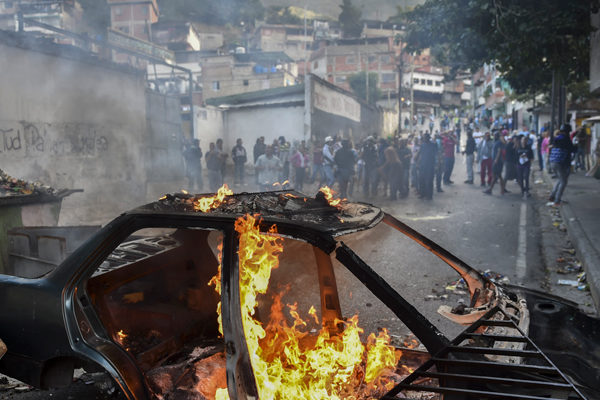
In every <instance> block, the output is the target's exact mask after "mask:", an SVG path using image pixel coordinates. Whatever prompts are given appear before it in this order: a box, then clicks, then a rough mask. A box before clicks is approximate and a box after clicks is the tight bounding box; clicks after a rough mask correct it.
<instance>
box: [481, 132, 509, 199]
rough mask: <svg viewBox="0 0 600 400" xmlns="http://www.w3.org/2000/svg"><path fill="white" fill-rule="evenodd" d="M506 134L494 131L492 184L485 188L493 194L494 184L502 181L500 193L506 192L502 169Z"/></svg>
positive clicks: (486, 192)
mask: <svg viewBox="0 0 600 400" xmlns="http://www.w3.org/2000/svg"><path fill="white" fill-rule="evenodd" d="M503 153H504V136H502V135H500V132H499V131H496V132H495V133H494V147H493V148H492V160H493V161H492V176H493V179H492V184H491V185H490V187H489V189H488V190H484V191H483V193H485V194H492V190H493V189H494V185H495V184H496V182H498V181H500V194H504V191H505V190H504V187H505V184H506V182H504V178H502V169H503V168H504V154H503Z"/></svg>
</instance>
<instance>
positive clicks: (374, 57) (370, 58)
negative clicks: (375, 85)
mask: <svg viewBox="0 0 600 400" xmlns="http://www.w3.org/2000/svg"><path fill="white" fill-rule="evenodd" d="M368 59H369V64H373V63H374V62H377V56H369V57H368Z"/></svg>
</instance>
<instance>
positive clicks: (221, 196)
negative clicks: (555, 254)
mask: <svg viewBox="0 0 600 400" xmlns="http://www.w3.org/2000/svg"><path fill="white" fill-rule="evenodd" d="M382 226H385V227H387V228H388V229H392V230H393V231H396V232H398V233H399V235H398V237H400V238H403V240H411V241H414V242H415V243H417V244H418V245H421V246H422V247H424V248H425V249H426V250H427V251H428V252H429V253H431V254H432V255H435V256H437V257H438V258H439V259H440V260H442V261H443V262H444V263H445V264H447V265H448V266H449V267H450V268H452V269H453V270H455V271H456V273H458V275H459V276H460V278H461V279H462V280H463V281H464V282H465V283H466V285H467V287H468V303H465V304H463V306H462V307H455V308H454V309H452V308H450V307H441V308H440V310H439V312H440V313H441V314H442V315H445V316H446V317H448V318H449V319H451V320H452V321H454V322H456V323H458V324H462V325H465V327H466V328H465V329H464V331H462V333H460V334H459V335H458V336H456V338H454V339H452V340H450V339H448V338H447V337H446V335H444V334H443V333H442V332H441V331H440V330H438V328H436V326H434V325H433V324H432V323H431V322H430V321H429V320H428V319H427V318H426V317H425V316H424V315H423V314H422V313H421V312H420V311H419V310H417V309H416V308H415V307H414V306H413V305H411V303H410V302H409V301H407V299H405V298H404V297H403V296H402V295H401V293H400V290H397V289H396V288H395V287H393V286H392V285H390V284H389V283H388V282H387V281H386V280H385V279H383V278H382V277H381V276H380V274H378V273H377V272H376V270H375V269H374V267H371V266H370V265H369V264H368V263H367V261H366V259H367V258H366V257H363V256H362V255H359V253H360V252H355V251H354V250H353V248H354V247H353V243H360V242H361V241H362V242H364V239H365V237H364V236H363V235H365V234H368V233H369V232H372V231H374V230H376V229H379V227H382ZM342 239H343V240H342ZM0 285H1V289H0V296H1V302H2V305H3V306H2V309H1V313H2V321H3V323H2V325H1V327H0V337H2V338H3V339H4V341H5V342H6V344H7V347H8V352H7V353H6V355H5V356H4V358H2V360H0V372H2V373H4V374H7V375H10V376H12V377H14V378H17V379H19V380H22V381H24V382H27V383H29V384H31V385H34V386H36V387H41V388H49V387H57V386H62V385H68V384H69V383H70V382H71V381H72V376H73V370H74V368H76V367H83V368H85V369H86V370H90V371H98V370H104V371H106V372H107V373H108V374H110V375H111V376H112V378H113V379H114V381H115V382H116V383H117V385H118V386H119V387H120V388H121V390H122V392H123V393H124V395H125V396H126V397H127V398H130V399H179V398H181V399H188V398H194V399H196V398H198V399H204V398H209V399H226V398H232V399H243V398H247V399H249V398H261V399H307V398H314V399H317V398H322V399H325V398H327V399H375V398H383V399H395V398H414V399H416V398H428V399H467V398H475V399H498V398H501V399H548V398H552V399H586V398H590V399H591V398H598V396H597V395H598V391H599V390H600V376H599V372H598V371H600V368H599V367H600V352H599V347H598V345H597V337H598V333H599V328H600V324H599V321H598V320H597V319H594V318H591V317H588V316H585V315H584V314H582V313H580V312H579V311H578V310H577V307H576V306H575V305H574V304H570V303H568V302H567V301H565V300H562V299H559V298H556V297H552V296H549V295H546V294H543V293H539V292H535V291H531V290H527V289H523V288H519V287H514V286H502V285H499V284H496V283H494V282H492V281H490V280H489V279H487V278H486V277H484V276H482V274H480V273H479V272H478V271H476V270H475V269H473V268H471V267H470V266H468V265H467V264H466V263H464V262H463V261H461V260H460V259H459V258H458V257H456V256H454V255H453V254H451V253H450V252H448V251H446V250H445V249H443V248H441V247H440V246H439V245H437V244H436V243H434V242H433V241H431V240H429V239H428V238H426V237H425V236H423V235H421V234H420V233H418V232H416V231H415V230H413V229H412V228H410V227H409V226H407V225H405V224H403V223H402V222H400V221H399V220H397V219H396V218H394V217H393V216H391V215H389V214H386V213H384V212H383V211H382V210H381V209H379V208H377V207H375V206H372V205H369V204H363V203H351V202H346V201H341V200H339V199H334V198H333V195H332V193H331V191H329V190H327V189H323V190H322V191H320V192H319V193H318V194H317V196H315V197H314V198H311V197H307V196H304V195H303V194H300V193H297V192H294V191H277V192H267V193H241V194H235V195H234V194H233V193H231V192H230V191H228V190H227V189H226V188H222V189H221V190H219V192H218V193H217V194H216V195H190V194H187V193H177V194H174V195H167V196H165V197H163V198H162V199H160V200H159V201H156V202H153V203H150V204H147V205H144V206H142V207H139V208H136V209H134V210H132V211H130V212H127V213H124V214H122V215H121V216H119V217H118V218H116V219H115V220H114V221H112V222H111V223H109V224H108V225H106V226H105V227H103V228H102V229H101V230H100V231H98V232H97V233H96V234H95V235H93V236H92V237H91V238H90V239H89V240H88V241H87V242H86V243H85V244H83V245H82V246H81V247H80V248H78V249H77V250H76V251H75V252H73V253H72V254H71V255H70V256H69V257H68V258H67V259H66V260H65V261H64V262H62V263H61V264H60V265H59V266H58V267H57V268H56V269H54V270H53V271H51V272H49V273H47V274H45V275H44V276H41V277H39V278H34V279H27V278H21V277H16V276H2V277H1V278H0ZM365 299H369V300H368V301H365ZM373 303H377V305H378V307H377V308H376V309H377V311H376V312H373V311H372V309H366V310H365V309H360V307H359V305H360V304H367V307H369V305H370V304H373ZM384 314H385V315H389V318H388V317H386V318H383V317H382V316H383V315H384ZM384 321H387V325H388V326H381V325H382V322H384ZM40 336H41V338H40ZM407 338H409V339H407Z"/></svg>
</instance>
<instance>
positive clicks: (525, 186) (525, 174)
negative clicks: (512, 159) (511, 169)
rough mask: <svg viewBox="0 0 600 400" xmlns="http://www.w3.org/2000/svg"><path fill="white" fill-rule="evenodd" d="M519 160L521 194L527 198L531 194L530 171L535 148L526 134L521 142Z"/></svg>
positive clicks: (518, 171) (518, 170)
mask: <svg viewBox="0 0 600 400" xmlns="http://www.w3.org/2000/svg"><path fill="white" fill-rule="evenodd" d="M517 160H518V161H517V180H518V181H519V186H520V187H521V196H523V198H524V199H526V198H527V197H530V196H531V194H530V193H529V173H530V171H531V160H533V150H532V149H531V147H530V146H529V142H528V140H527V138H526V137H525V136H523V137H522V138H521V141H520V142H519V147H518V148H517Z"/></svg>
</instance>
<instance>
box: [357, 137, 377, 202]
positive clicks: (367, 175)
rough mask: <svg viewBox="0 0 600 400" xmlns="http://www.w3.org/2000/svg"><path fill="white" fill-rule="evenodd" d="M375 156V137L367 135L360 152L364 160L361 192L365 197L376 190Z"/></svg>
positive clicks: (373, 194)
mask: <svg viewBox="0 0 600 400" xmlns="http://www.w3.org/2000/svg"><path fill="white" fill-rule="evenodd" d="M377 157H378V156H377V147H376V146H375V138H374V137H373V136H368V137H367V139H366V142H365V144H364V146H363V148H362V150H361V153H360V158H361V159H362V160H363V162H364V182H363V194H364V195H365V197H367V198H370V197H371V196H375V195H376V192H377Z"/></svg>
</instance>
